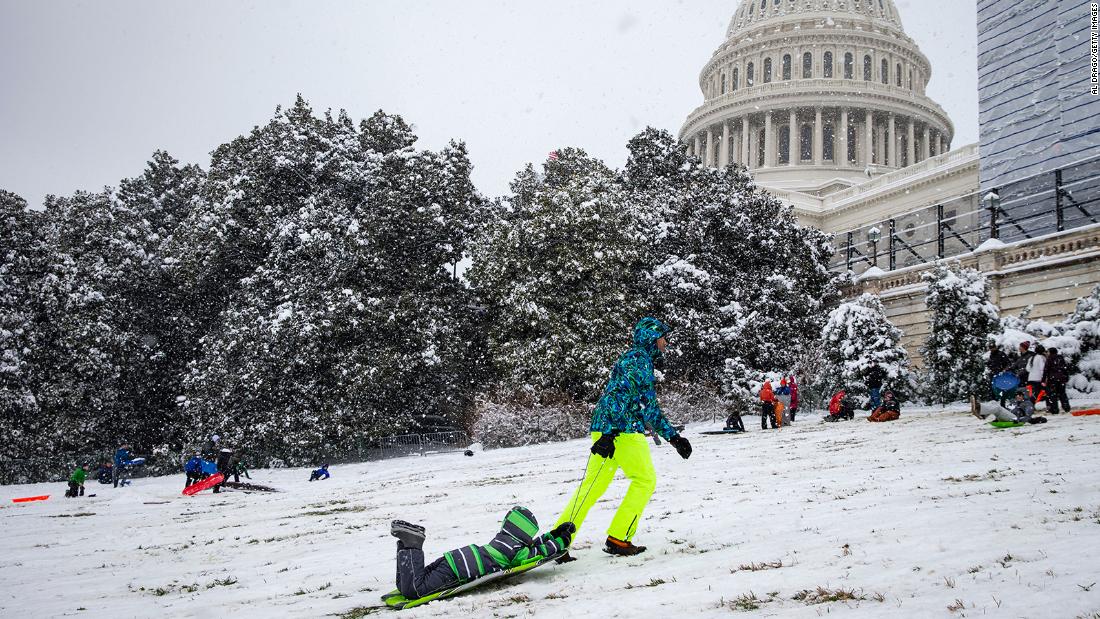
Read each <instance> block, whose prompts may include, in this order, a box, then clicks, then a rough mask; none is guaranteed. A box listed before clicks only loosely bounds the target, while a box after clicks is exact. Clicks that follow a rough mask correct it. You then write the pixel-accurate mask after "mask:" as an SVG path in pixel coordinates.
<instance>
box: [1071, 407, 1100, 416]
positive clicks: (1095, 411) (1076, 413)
mask: <svg viewBox="0 0 1100 619" xmlns="http://www.w3.org/2000/svg"><path fill="white" fill-rule="evenodd" d="M1071 414H1072V415H1073V416H1074V417H1086V416H1089V415H1100V408H1094V409H1092V410H1087V411H1073V412H1072V413H1071Z"/></svg>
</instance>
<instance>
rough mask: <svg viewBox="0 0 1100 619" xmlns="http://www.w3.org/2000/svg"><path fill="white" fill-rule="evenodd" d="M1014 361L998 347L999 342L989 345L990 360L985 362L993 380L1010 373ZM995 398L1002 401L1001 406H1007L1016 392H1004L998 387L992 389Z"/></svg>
mask: <svg viewBox="0 0 1100 619" xmlns="http://www.w3.org/2000/svg"><path fill="white" fill-rule="evenodd" d="M1011 366H1012V360H1011V359H1009V357H1008V355H1006V354H1005V353H1004V351H1003V350H1001V347H1000V346H998V345H997V342H990V344H989V359H987V360H986V362H985V367H986V369H988V370H989V378H990V380H993V379H995V378H997V377H998V376H1000V375H1001V374H1003V373H1005V372H1008V371H1009V370H1010V369H1011ZM992 389H993V397H994V398H996V399H997V400H999V401H1000V403H1001V406H1004V405H1005V402H1006V401H1008V400H1009V399H1010V398H1012V397H1013V396H1014V395H1015V390H1007V391H1006V390H1002V389H998V388H997V387H996V386H993V387H992Z"/></svg>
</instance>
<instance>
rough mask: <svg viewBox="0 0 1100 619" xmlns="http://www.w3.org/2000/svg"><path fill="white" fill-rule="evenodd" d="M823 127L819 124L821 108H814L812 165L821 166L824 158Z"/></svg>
mask: <svg viewBox="0 0 1100 619" xmlns="http://www.w3.org/2000/svg"><path fill="white" fill-rule="evenodd" d="M824 147H825V125H824V124H823V123H822V122H821V108H814V165H821V164H822V163H823V160H824V158H825V153H824V152H823V149H824Z"/></svg>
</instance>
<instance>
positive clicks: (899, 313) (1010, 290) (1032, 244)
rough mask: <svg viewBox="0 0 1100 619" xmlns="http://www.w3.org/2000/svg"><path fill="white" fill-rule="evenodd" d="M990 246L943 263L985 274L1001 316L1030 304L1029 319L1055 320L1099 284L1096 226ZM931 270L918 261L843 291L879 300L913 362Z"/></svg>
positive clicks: (924, 324) (923, 330)
mask: <svg viewBox="0 0 1100 619" xmlns="http://www.w3.org/2000/svg"><path fill="white" fill-rule="evenodd" d="M990 245H991V244H988V243H987V244H986V246H985V248H983V250H982V251H976V252H972V253H969V254H964V255H962V256H956V257H954V258H950V259H947V261H948V262H955V261H958V262H959V263H961V264H962V265H963V266H965V267H970V268H977V269H979V270H981V271H982V272H984V273H986V274H987V275H988V276H989V281H990V287H991V292H992V300H993V301H994V302H995V303H996V304H997V306H998V307H1000V308H1001V313H1002V314H1019V313H1020V311H1022V310H1023V309H1024V308H1026V307H1027V306H1029V305H1032V306H1034V310H1033V311H1032V312H1031V317H1032V318H1042V319H1045V320H1048V321H1050V322H1057V321H1060V320H1062V319H1063V318H1065V317H1066V316H1067V315H1068V314H1070V313H1071V312H1073V308H1074V306H1075V304H1076V301H1077V299H1078V298H1080V297H1083V296H1086V295H1088V294H1089V292H1090V291H1091V290H1092V289H1093V288H1094V287H1095V286H1097V285H1098V284H1100V225H1093V226H1089V227H1087V228H1078V229H1076V230H1072V231H1069V232H1064V233H1061V234H1055V235H1050V236H1046V237H1042V238H1038V239H1030V240H1027V241H1021V242H1018V243H1013V244H1011V245H1001V246H994V247H991V246H990ZM992 245H996V244H995V243H994V244H992ZM929 269H931V265H922V266H919V267H910V268H907V269H901V270H897V271H891V272H889V273H885V274H883V275H881V276H879V277H867V278H863V279H861V280H860V281H858V282H857V283H856V284H855V285H853V286H852V287H850V288H849V289H848V290H846V291H845V293H846V294H845V296H846V297H849V298H853V297H856V296H858V295H860V294H862V293H864V292H870V293H873V294H877V295H879V296H880V297H881V298H882V302H883V305H884V306H885V307H886V313H887V315H888V316H889V318H890V320H891V321H892V322H893V323H894V324H895V325H897V326H898V328H900V329H901V330H902V331H903V332H904V334H905V337H904V338H903V340H902V343H903V344H904V345H905V347H906V349H907V350H908V351H909V355H910V357H911V358H912V360H913V363H914V365H917V366H920V365H923V362H922V359H921V358H920V347H921V345H922V344H923V343H924V341H925V339H926V338H927V337H928V330H929V320H928V309H927V307H925V304H924V297H925V285H924V284H923V283H922V282H921V275H922V274H923V273H925V272H926V271H928V270H929Z"/></svg>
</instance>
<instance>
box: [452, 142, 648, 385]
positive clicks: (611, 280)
mask: <svg viewBox="0 0 1100 619" xmlns="http://www.w3.org/2000/svg"><path fill="white" fill-rule="evenodd" d="M505 202H506V205H507V206H506V208H505V209H503V210H502V212H500V213H499V214H498V215H499V216H498V217H497V218H496V219H494V220H493V221H491V223H490V226H489V230H488V231H487V234H486V237H485V241H484V242H483V243H482V244H480V245H479V246H478V247H477V248H475V251H474V254H473V256H472V258H473V264H472V266H471V268H470V271H469V273H468V277H469V278H470V281H471V282H472V283H473V284H474V285H475V287H477V288H478V290H479V291H480V292H481V294H482V295H483V297H484V298H485V300H486V301H487V302H488V304H489V306H490V307H491V310H490V311H491V312H492V317H491V324H490V325H489V327H488V336H489V347H490V351H491V354H492V357H493V360H494V363H495V364H496V366H497V371H498V373H499V374H498V375H499V377H500V378H501V380H502V382H503V383H504V385H505V386H506V387H507V388H510V389H525V388H528V389H532V390H534V391H535V392H543V391H561V392H564V393H567V394H569V395H571V396H572V397H576V398H591V397H593V396H594V395H595V394H596V393H598V391H599V390H600V389H602V388H603V383H604V382H605V380H606V378H607V371H608V368H609V367H610V365H611V363H612V362H613V361H614V360H615V358H616V356H617V355H618V354H619V353H621V352H622V351H623V349H624V348H625V347H627V346H629V334H630V332H631V328H632V327H633V325H634V322H635V321H637V320H638V319H639V318H640V317H641V316H640V313H639V306H638V304H637V299H636V298H635V295H634V294H632V289H631V286H632V283H633V278H634V274H633V270H632V268H633V267H634V266H635V265H636V264H637V247H638V242H637V239H636V238H635V229H636V226H637V222H635V221H632V220H630V219H629V218H628V217H627V216H626V213H625V212H624V211H623V207H622V200H621V199H620V198H619V195H618V188H617V185H616V182H615V175H614V173H613V172H612V171H611V170H610V169H608V168H607V167H606V166H605V165H604V164H603V163H601V162H600V161H597V160H595V159H593V158H591V157H589V156H588V155H586V154H585V153H584V152H583V151H580V150H575V149H563V150H560V151H558V158H557V159H556V160H550V161H548V162H547V163H546V164H545V166H544V167H543V173H542V174H539V173H536V172H535V170H534V168H533V167H531V166H528V167H527V168H526V169H524V170H523V171H521V172H520V173H519V174H518V175H517V176H516V178H515V180H514V181H513V183H512V193H511V195H510V196H508V197H506V198H505Z"/></svg>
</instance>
